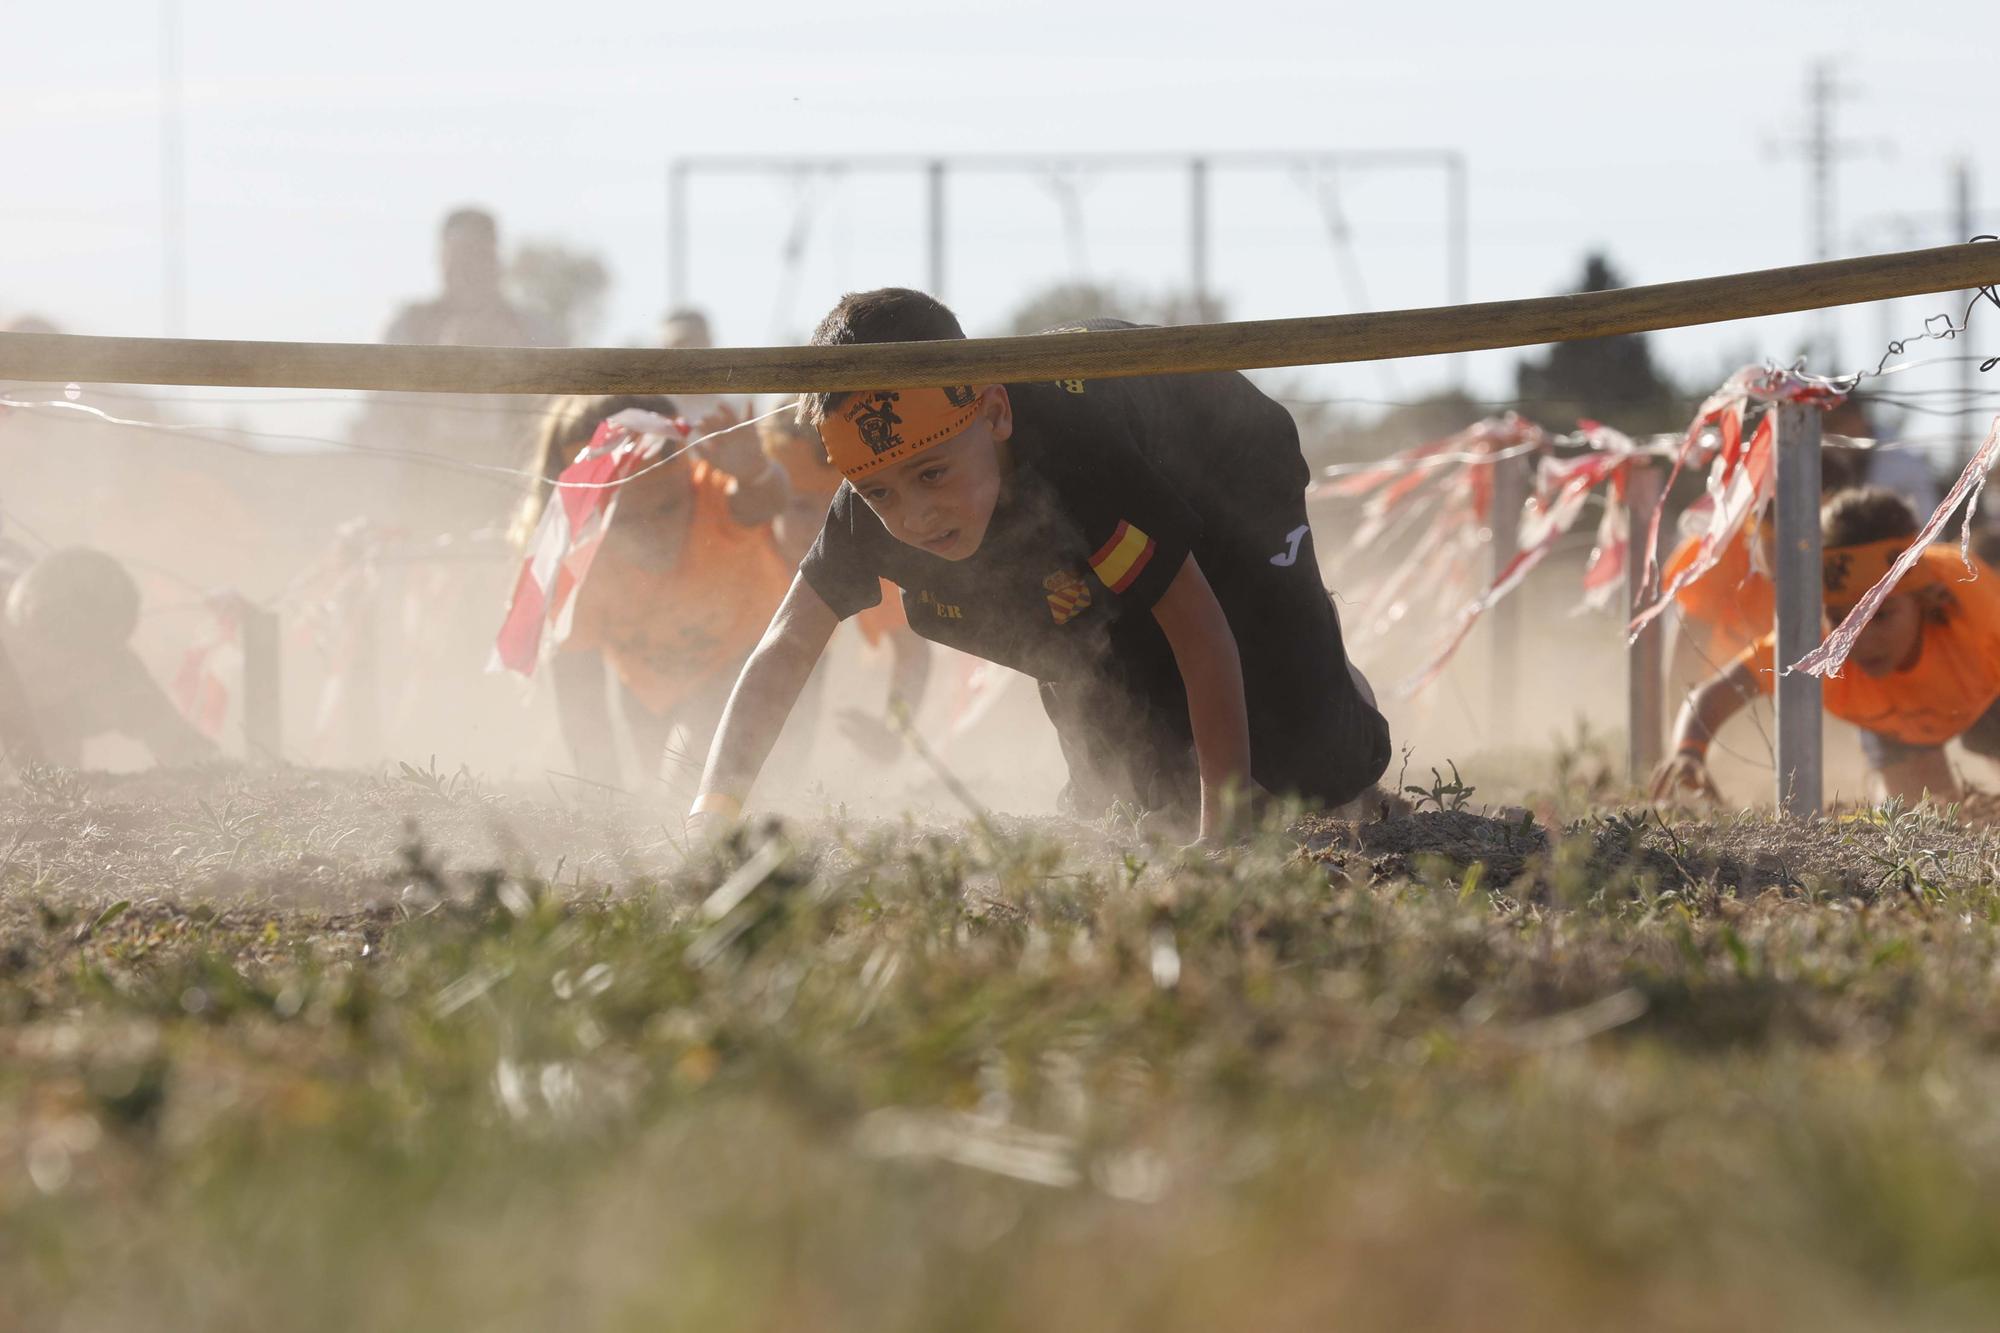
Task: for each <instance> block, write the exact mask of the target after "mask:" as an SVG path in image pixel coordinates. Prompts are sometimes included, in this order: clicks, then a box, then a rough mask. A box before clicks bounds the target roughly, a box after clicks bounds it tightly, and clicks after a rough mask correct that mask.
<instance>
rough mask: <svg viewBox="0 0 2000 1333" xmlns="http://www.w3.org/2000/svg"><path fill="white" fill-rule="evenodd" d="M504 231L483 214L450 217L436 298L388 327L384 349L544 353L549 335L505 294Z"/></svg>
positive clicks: (441, 236) (407, 309)
mask: <svg viewBox="0 0 2000 1333" xmlns="http://www.w3.org/2000/svg"><path fill="white" fill-rule="evenodd" d="M502 271H503V270H502V266H501V263H500V226H499V224H498V223H497V222H495V221H494V219H493V215H492V214H491V213H489V212H487V211H486V210H485V209H483V208H460V209H455V210H453V211H452V212H451V213H450V214H448V215H446V217H445V220H444V226H443V227H442V228H441V229H440V231H439V233H438V285H439V290H438V294H437V295H436V296H434V297H432V298H431V299H429V300H428V301H413V302H411V303H410V304H409V305H406V306H404V307H403V308H402V309H401V310H399V311H397V312H396V317H395V318H394V319H392V320H391V321H389V329H388V332H386V333H384V334H383V335H382V341H383V342H385V343H406V344H412V345H415V346H419V347H544V346H547V345H548V344H549V342H550V341H551V339H550V337H549V330H547V329H545V328H543V327H541V326H540V324H539V322H538V321H536V320H535V319H534V318H533V317H532V316H530V315H529V314H528V313H527V312H526V311H524V310H522V309H521V308H520V307H518V306H516V305H515V304H514V303H513V302H512V301H510V300H508V299H507V294H506V292H505V291H503V290H502V288H501V283H500V278H501V273H502Z"/></svg>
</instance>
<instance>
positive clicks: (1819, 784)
mask: <svg viewBox="0 0 2000 1333" xmlns="http://www.w3.org/2000/svg"><path fill="white" fill-rule="evenodd" d="M1774 410H1775V411H1776V412H1777V414H1778V438H1777V493H1778V496H1777V504H1776V506H1775V507H1776V509H1777V511H1778V537H1777V550H1776V552H1775V555H1774V559H1773V564H1774V566H1775V567H1774V568H1773V570H1772V580H1773V582H1774V583H1775V584H1776V586H1777V599H1778V614H1777V622H1778V623H1777V630H1778V656H1777V669H1778V683H1777V710H1778V793H1777V799H1778V809H1779V811H1781V812H1782V813H1784V814H1787V815H1811V814H1818V813H1819V809H1820V800H1821V797H1822V795H1823V793H1824V790H1825V788H1824V772H1823V769H1822V765H1821V746H1820V689H1819V677H1818V676H1811V675H1807V674H1806V673H1805V672H1803V671H1791V672H1788V671H1786V669H1785V668H1786V667H1788V666H1789V665H1790V664H1791V663H1793V662H1796V661H1798V660H1799V659H1800V658H1801V657H1804V656H1805V655H1806V654H1807V653H1809V652H1811V651H1812V650H1813V649H1814V648H1816V647H1818V646H1819V641H1820V614H1821V604H1820V602H1821V585H1820V567H1819V566H1820V561H1819V549H1820V544H1819V463H1820V457H1819V450H1820V411H1819V409H1818V408H1817V407H1814V406H1811V405H1808V404H1803V403H1784V404H1781V405H1780V406H1778V407H1777V408H1775V409H1774Z"/></svg>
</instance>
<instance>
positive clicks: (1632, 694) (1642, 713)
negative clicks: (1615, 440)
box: [1625, 461, 1666, 786]
mask: <svg viewBox="0 0 2000 1333" xmlns="http://www.w3.org/2000/svg"><path fill="white" fill-rule="evenodd" d="M1663 484H1664V483H1663V480H1662V478H1661V476H1660V471H1659V469H1658V468H1656V467H1654V466H1653V464H1651V463H1648V462H1643V461H1635V462H1633V463H1632V464H1631V472H1630V474H1629V475H1628V476H1627V478H1626V482H1625V515H1626V520H1627V522H1628V524H1629V525H1630V535H1629V543H1630V544H1629V545H1628V546H1627V547H1626V550H1625V607H1626V610H1625V615H1626V621H1627V623H1630V621H1631V618H1632V617H1633V616H1634V615H1636V614H1638V611H1639V608H1640V607H1641V606H1642V605H1643V604H1644V602H1645V596H1646V586H1645V579H1646V557H1647V556H1648V555H1653V554H1657V551H1656V550H1649V549H1648V548H1647V545H1646V535H1647V534H1648V533H1649V532H1651V531H1652V526H1653V513H1654V511H1655V510H1657V509H1658V508H1659V507H1660V492H1661V489H1662V487H1663ZM1661 643H1662V633H1661V622H1660V621H1658V620H1654V621H1652V622H1651V623H1650V624H1648V625H1647V626H1646V628H1644V629H1642V630H1640V631H1639V633H1638V634H1637V636H1635V637H1634V638H1633V639H1632V642H1631V643H1630V644H1628V645H1627V646H1626V649H1625V734H1626V736H1627V737H1628V738H1629V740H1628V743H1627V747H1626V757H1627V763H1626V776H1627V777H1629V778H1630V779H1631V781H1632V784H1633V785H1634V786H1644V785H1645V783H1646V782H1647V781H1648V780H1649V779H1650V778H1651V777H1652V774H1653V769H1654V768H1656V767H1658V765H1659V762H1660V759H1661V756H1662V754H1663V752H1664V751H1665V749H1666V737H1665V724H1666V717H1665V708H1666V659H1665V654H1664V652H1663V651H1662V647H1661Z"/></svg>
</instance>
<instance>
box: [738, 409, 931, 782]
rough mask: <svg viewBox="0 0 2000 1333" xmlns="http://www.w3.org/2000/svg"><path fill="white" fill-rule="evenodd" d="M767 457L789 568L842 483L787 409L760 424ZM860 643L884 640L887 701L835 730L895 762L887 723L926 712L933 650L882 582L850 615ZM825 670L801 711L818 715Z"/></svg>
mask: <svg viewBox="0 0 2000 1333" xmlns="http://www.w3.org/2000/svg"><path fill="white" fill-rule="evenodd" d="M757 431H758V434H759V435H760V436H761V438H762V440H763V445H764V455H765V457H767V458H769V459H770V460H771V461H772V462H774V463H776V464H777V465H778V466H779V467H781V468H783V469H784V470H785V477H786V480H787V481H789V482H790V484H791V491H792V498H791V503H790V504H788V505H787V506H786V507H785V511H784V512H783V513H782V514H780V515H778V518H777V522H776V524H775V525H774V535H775V536H776V539H777V542H778V549H779V551H780V552H781V553H782V554H783V555H784V557H785V562H786V563H787V564H788V565H791V566H793V567H797V565H798V563H799V562H800V561H801V560H803V559H805V554H806V552H807V551H809V550H811V549H812V544H813V541H814V539H816V538H817V537H818V536H819V529H820V524H821V523H822V522H823V521H825V519H826V509H827V506H828V505H829V504H831V503H833V495H834V492H835V491H838V490H839V489H840V487H841V483H842V482H843V481H845V480H846V479H845V478H844V477H842V476H841V475H840V469H838V468H836V467H835V466H834V465H833V461H832V460H831V459H829V458H828V457H827V456H826V446H825V445H823V444H822V443H820V438H819V432H817V431H815V430H814V429H813V428H812V427H810V426H808V425H805V424H804V423H803V422H801V421H800V420H799V419H798V417H797V416H796V415H795V414H794V413H793V412H791V411H785V412H780V413H778V414H777V415H776V416H767V417H765V418H764V419H763V420H762V421H760V422H758V423H757ZM853 620H854V626H855V628H856V629H857V630H858V631H859V632H860V634H861V639H862V642H864V643H866V644H867V645H868V647H869V648H870V649H871V650H873V649H876V648H879V647H881V646H882V645H883V644H884V643H885V642H886V643H887V644H888V646H889V653H890V670H889V695H888V698H887V699H886V700H885V701H884V702H883V705H882V711H881V713H879V714H877V713H870V712H868V711H867V710H866V709H861V708H852V707H849V708H843V709H841V710H840V713H839V715H838V717H839V724H840V730H841V732H842V734H843V735H845V736H846V737H847V738H848V739H849V740H850V741H852V742H854V744H855V746H856V747H857V748H859V749H860V750H861V752H862V753H863V754H865V755H867V756H868V757H869V758H871V759H874V760H876V761H878V762H881V763H887V762H888V761H890V760H892V759H894V758H895V757H896V756H897V754H899V753H900V752H901V750H902V744H903V743H902V738H901V735H900V734H899V732H898V731H897V729H896V727H895V725H894V723H893V721H892V719H894V717H895V716H896V714H897V712H898V711H899V710H900V711H902V712H903V715H904V717H905V718H914V717H915V716H916V714H917V710H918V709H919V708H921V707H922V706H923V701H924V690H925V687H926V686H927V685H928V684H929V683H930V673H931V649H930V645H929V644H928V643H926V642H924V640H922V639H920V638H918V637H917V635H916V632H915V631H914V630H912V629H911V628H910V622H909V618H908V617H907V616H906V615H905V614H904V612H903V599H902V595H901V593H900V591H899V590H897V589H896V587H895V585H893V584H891V583H888V582H884V583H883V585H882V601H881V604H880V605H878V606H871V607H869V608H868V609H867V610H865V611H862V612H861V613H859V614H858V615H856V616H854V617H853ZM824 675H825V673H824V670H823V669H822V670H821V671H819V672H816V673H814V676H813V679H812V681H811V682H808V685H807V691H808V693H807V696H806V699H805V700H804V707H803V709H802V711H803V712H804V713H806V714H808V715H809V714H812V713H816V712H817V711H818V704H817V699H818V696H819V694H821V693H822V692H823V691H824V689H825V685H824V683H823V682H824Z"/></svg>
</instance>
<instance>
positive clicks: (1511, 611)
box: [1486, 454, 1532, 745]
mask: <svg viewBox="0 0 2000 1333" xmlns="http://www.w3.org/2000/svg"><path fill="white" fill-rule="evenodd" d="M1531 466H1532V463H1531V458H1530V456H1528V455H1525V454H1524V455H1522V456H1520V457H1518V458H1503V459H1501V460H1500V461H1499V462H1498V463H1495V464H1494V465H1493V513H1492V516H1491V518H1490V520H1489V526H1490V528H1491V530H1492V533H1493V543H1492V552H1491V555H1492V568H1491V569H1490V570H1488V571H1487V579H1488V581H1489V582H1490V581H1492V580H1493V579H1497V578H1499V577H1500V573H1501V571H1502V570H1504V569H1506V568H1507V566H1508V564H1509V563H1510V562H1511V561H1512V560H1513V559H1514V556H1515V555H1516V554H1517V553H1518V552H1519V551H1520V549H1521V507H1522V506H1523V505H1525V504H1526V503H1527V502H1528V470H1529V468H1530V467H1531ZM1486 618H1487V619H1488V620H1489V621H1491V622H1492V628H1491V629H1490V630H1489V632H1488V638H1487V642H1488V643H1489V644H1490V645H1491V657H1490V660H1489V662H1488V680H1487V684H1488V686H1489V687H1490V692H1489V694H1488V696H1487V711H1488V713H1489V714H1490V715H1491V718H1492V726H1491V728H1490V729H1489V730H1488V732H1487V735H1488V737H1489V738H1490V743H1492V744H1495V745H1505V744H1507V743H1509V742H1510V741H1512V740H1513V739H1514V736H1515V731H1514V727H1513V725H1512V724H1513V720H1514V715H1515V713H1516V712H1518V711H1519V709H1520V706H1521V701H1520V699H1519V698H1518V697H1517V696H1518V691H1519V687H1520V679H1521V676H1520V667H1521V599H1520V598H1519V597H1518V596H1517V597H1508V598H1505V599H1503V600H1502V601H1501V602H1500V604H1499V605H1498V606H1495V607H1494V608H1493V609H1492V610H1490V611H1488V612H1487V613H1486Z"/></svg>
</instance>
